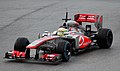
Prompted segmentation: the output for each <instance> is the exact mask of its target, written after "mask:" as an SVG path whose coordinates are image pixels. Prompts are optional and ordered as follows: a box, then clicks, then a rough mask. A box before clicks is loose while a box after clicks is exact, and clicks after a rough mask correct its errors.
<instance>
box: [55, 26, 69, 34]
mask: <svg viewBox="0 0 120 71" xmlns="http://www.w3.org/2000/svg"><path fill="white" fill-rule="evenodd" d="M65 32H67V29H65V28H63V27H61V28H59V29H58V30H57V35H58V36H64V33H65Z"/></svg>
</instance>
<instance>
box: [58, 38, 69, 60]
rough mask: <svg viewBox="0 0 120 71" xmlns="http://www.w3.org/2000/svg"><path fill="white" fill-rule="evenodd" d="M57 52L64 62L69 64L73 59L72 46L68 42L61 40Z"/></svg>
mask: <svg viewBox="0 0 120 71" xmlns="http://www.w3.org/2000/svg"><path fill="white" fill-rule="evenodd" d="M56 52H57V53H59V54H62V61H64V62H67V61H69V59H70V57H71V46H70V43H69V42H68V41H65V40H60V41H59V42H58V46H57V47H56Z"/></svg>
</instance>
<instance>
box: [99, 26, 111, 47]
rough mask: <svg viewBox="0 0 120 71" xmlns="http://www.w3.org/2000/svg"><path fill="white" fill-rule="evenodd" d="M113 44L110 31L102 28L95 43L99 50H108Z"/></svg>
mask: <svg viewBox="0 0 120 71" xmlns="http://www.w3.org/2000/svg"><path fill="white" fill-rule="evenodd" d="M112 42H113V33H112V31H111V30H110V29H106V28H102V29H100V30H99V31H98V35H97V43H98V46H99V47H100V48H103V49H108V48H110V46H111V44H112Z"/></svg>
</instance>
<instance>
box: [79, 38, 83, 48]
mask: <svg viewBox="0 0 120 71" xmlns="http://www.w3.org/2000/svg"><path fill="white" fill-rule="evenodd" d="M83 43H84V38H83V36H80V37H79V47H80V46H82V44H83Z"/></svg>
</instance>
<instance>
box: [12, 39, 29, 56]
mask: <svg viewBox="0 0 120 71" xmlns="http://www.w3.org/2000/svg"><path fill="white" fill-rule="evenodd" d="M29 44H30V42H29V40H28V39H27V38H24V37H20V38H18V39H17V40H16V42H15V44H14V50H15V51H19V52H26V55H25V57H26V58H29V57H30V49H26V46H27V45H29Z"/></svg>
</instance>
